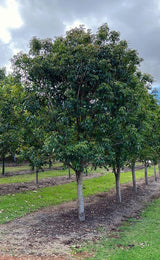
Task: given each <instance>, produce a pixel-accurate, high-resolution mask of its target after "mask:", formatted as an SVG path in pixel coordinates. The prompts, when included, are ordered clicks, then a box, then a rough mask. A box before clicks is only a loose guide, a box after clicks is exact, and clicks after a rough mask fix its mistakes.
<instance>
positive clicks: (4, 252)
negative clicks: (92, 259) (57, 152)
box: [0, 177, 160, 260]
mask: <svg viewBox="0 0 160 260" xmlns="http://www.w3.org/2000/svg"><path fill="white" fill-rule="evenodd" d="M66 178H67V177H66ZM63 181H64V180H63ZM71 181H73V180H71ZM57 182H58V181H57ZM55 184H57V183H55ZM137 184H138V192H137V194H135V193H134V192H133V189H132V184H127V185H122V203H121V204H118V203H117V202H116V195H115V190H114V189H113V190H111V191H109V192H108V193H100V194H97V195H94V196H90V197H88V198H85V214H86V221H85V222H82V223H80V222H79V221H78V219H77V202H69V203H65V204H62V205H58V206H56V207H50V208H46V209H42V210H39V211H37V212H34V213H31V214H29V215H27V216H25V217H23V218H20V219H16V220H14V221H12V222H9V223H6V224H3V225H0V260H20V259H21V260H26V259H28V260H43V259H45V260H69V259H73V258H74V257H75V258H76V259H83V257H84V255H81V254H78V255H76V256H73V255H72V254H71V252H72V249H73V248H79V247H80V244H81V243H82V242H84V241H85V240H92V241H94V240H96V239H99V238H100V237H101V236H102V231H103V232H104V230H106V231H107V233H108V234H109V232H112V231H113V230H116V227H117V225H120V224H121V223H122V222H123V221H126V220H127V219H128V218H130V217H137V216H138V214H139V213H140V211H141V210H142V209H143V208H144V207H145V205H146V203H147V202H149V201H152V200H154V199H156V198H159V197H160V180H158V181H157V182H155V181H154V178H153V177H151V178H149V185H148V186H145V184H144V179H143V180H139V181H138V182H137ZM1 188H2V187H1Z"/></svg>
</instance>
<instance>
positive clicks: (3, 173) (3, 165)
mask: <svg viewBox="0 0 160 260" xmlns="http://www.w3.org/2000/svg"><path fill="white" fill-rule="evenodd" d="M2 175H3V176H4V175H5V155H4V156H3V158H2Z"/></svg>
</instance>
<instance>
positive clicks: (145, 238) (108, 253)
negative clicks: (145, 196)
mask: <svg viewBox="0 0 160 260" xmlns="http://www.w3.org/2000/svg"><path fill="white" fill-rule="evenodd" d="M159 227H160V199H159V200H157V201H156V202H154V203H152V205H150V206H149V207H148V208H147V209H145V210H144V212H143V213H142V214H141V218H140V219H139V220H136V219H131V221H130V220H129V221H128V222H126V223H124V225H123V226H121V227H120V228H119V230H118V232H112V233H111V234H110V236H108V235H106V237H107V238H106V237H105V238H103V239H101V240H100V241H97V243H96V244H94V245H89V246H88V247H87V246H86V247H85V248H84V250H85V251H86V250H88V249H89V250H93V252H94V255H95V256H94V257H92V258H89V259H96V260H101V259H102V260H103V259H104V258H106V259H112V260H116V259H117V260H118V259H126V260H128V259H130V260H133V259H136V260H146V259H147V260H149V259H155V260H158V259H159V258H160V251H159V232H158V230H159ZM114 237H116V238H114Z"/></svg>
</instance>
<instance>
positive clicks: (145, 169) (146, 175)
mask: <svg viewBox="0 0 160 260" xmlns="http://www.w3.org/2000/svg"><path fill="white" fill-rule="evenodd" d="M144 167H145V168H144V171H145V184H146V185H148V172H147V162H145V163H144Z"/></svg>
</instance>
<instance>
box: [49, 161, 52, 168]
mask: <svg viewBox="0 0 160 260" xmlns="http://www.w3.org/2000/svg"><path fill="white" fill-rule="evenodd" d="M51 168H52V161H51V160H49V169H51Z"/></svg>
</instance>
